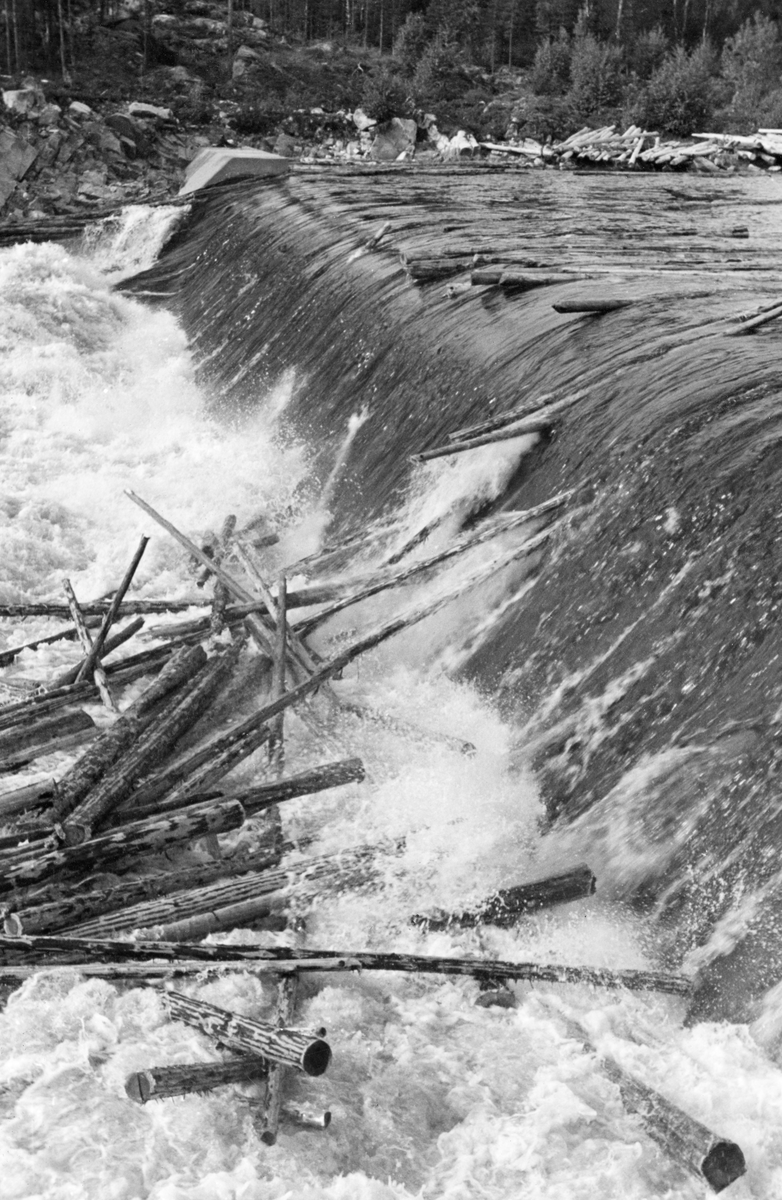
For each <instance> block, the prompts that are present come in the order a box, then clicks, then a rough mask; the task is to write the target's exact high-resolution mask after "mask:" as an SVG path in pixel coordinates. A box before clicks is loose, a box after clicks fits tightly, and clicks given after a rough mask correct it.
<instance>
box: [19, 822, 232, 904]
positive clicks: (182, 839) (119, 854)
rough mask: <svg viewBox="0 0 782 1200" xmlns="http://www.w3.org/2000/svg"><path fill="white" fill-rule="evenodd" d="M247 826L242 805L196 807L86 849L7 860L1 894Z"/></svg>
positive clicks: (90, 844) (100, 840)
mask: <svg viewBox="0 0 782 1200" xmlns="http://www.w3.org/2000/svg"><path fill="white" fill-rule="evenodd" d="M243 822H244V809H243V808H242V806H241V804H239V803H238V801H236V800H221V801H219V802H217V801H212V802H210V803H207V804H199V805H193V806H192V807H191V808H188V809H186V810H185V811H184V812H183V813H172V814H171V816H167V817H159V818H157V819H154V820H151V821H136V822H134V823H132V824H129V825H125V826H123V827H122V828H121V829H118V830H116V832H113V833H108V834H104V835H102V836H101V837H97V838H93V839H92V840H91V841H88V842H85V843H83V844H82V845H80V846H66V847H63V848H62V849H59V850H47V851H46V852H44V853H38V854H36V853H31V854H26V855H24V854H20V855H18V856H14V857H11V856H7V855H3V857H2V860H0V865H2V868H3V870H2V871H0V892H11V891H14V890H15V889H18V888H25V887H28V886H30V885H31V884H35V883H40V882H43V881H44V880H46V879H50V878H52V877H53V876H55V875H57V874H59V873H65V874H72V873H73V872H94V871H98V870H106V869H107V867H108V866H109V864H111V863H115V862H117V861H118V860H122V859H131V858H143V857H146V856H148V855H150V854H159V853H161V851H163V850H165V849H167V848H168V847H171V846H178V845H182V844H185V845H188V844H191V843H192V842H195V841H198V839H199V838H202V837H205V836H206V835H207V834H210V833H223V832H225V831H226V830H229V829H238V828H239V826H240V825H242V824H243Z"/></svg>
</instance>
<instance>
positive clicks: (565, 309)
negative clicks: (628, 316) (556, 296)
mask: <svg viewBox="0 0 782 1200" xmlns="http://www.w3.org/2000/svg"><path fill="white" fill-rule="evenodd" d="M632 303H633V301H632V300H609V299H603V300H601V299H599V298H598V297H584V298H582V299H579V300H558V301H557V303H556V304H552V306H551V307H552V308H553V309H554V311H555V312H558V313H606V312H616V310H617V309H619V308H628V307H629V306H630V305H631V304H632Z"/></svg>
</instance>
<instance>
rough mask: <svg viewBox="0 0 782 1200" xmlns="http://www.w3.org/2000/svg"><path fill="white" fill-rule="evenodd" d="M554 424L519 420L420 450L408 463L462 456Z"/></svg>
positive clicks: (539, 432) (536, 431)
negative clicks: (480, 447) (455, 455)
mask: <svg viewBox="0 0 782 1200" xmlns="http://www.w3.org/2000/svg"><path fill="white" fill-rule="evenodd" d="M553 424H554V422H553V420H552V419H549V420H543V419H541V418H535V417H528V418H526V419H522V420H519V421H518V422H517V424H515V425H509V426H507V427H506V428H505V429H498V430H495V431H494V432H493V433H484V434H482V435H480V436H479V437H474V438H469V439H466V438H465V440H464V441H460V442H447V443H446V444H445V445H444V446H434V447H433V448H432V449H431V450H422V451H420V452H419V453H418V454H411V455H410V461H411V462H414V463H422V462H430V461H431V459H433V458H446V457H448V456H449V455H451V454H464V452H465V451H466V450H475V449H477V448H478V447H479V446H490V445H491V444H492V443H493V442H507V441H509V440H510V439H511V438H517V437H524V436H526V435H528V434H532V433H537V434H544V433H547V432H548V431H549V430H550V429H551V427H552V425H553Z"/></svg>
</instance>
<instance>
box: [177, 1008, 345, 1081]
mask: <svg viewBox="0 0 782 1200" xmlns="http://www.w3.org/2000/svg"><path fill="white" fill-rule="evenodd" d="M166 1000H167V1003H168V1010H169V1013H170V1015H171V1018H172V1020H175V1021H184V1023H185V1024H186V1025H190V1026H192V1027H193V1028H194V1029H199V1030H200V1031H201V1032H202V1033H205V1034H206V1035H207V1036H208V1037H211V1038H214V1039H215V1040H216V1041H219V1042H221V1043H223V1044H224V1045H226V1046H229V1047H230V1048H231V1049H232V1050H240V1051H243V1052H244V1053H246V1054H256V1055H259V1056H260V1057H262V1058H266V1059H268V1060H269V1062H275V1063H282V1064H283V1065H284V1066H286V1067H293V1068H294V1069H295V1070H297V1071H303V1072H304V1073H305V1074H306V1075H322V1074H323V1073H324V1072H325V1071H326V1070H327V1068H328V1065H329V1063H330V1062H331V1047H330V1046H329V1044H328V1042H324V1041H323V1039H322V1038H319V1037H313V1035H312V1034H311V1033H309V1032H308V1031H306V1030H301V1029H278V1028H276V1027H275V1026H274V1025H269V1024H266V1023H265V1022H262V1021H252V1020H250V1018H249V1017H241V1016H239V1015H238V1013H232V1012H229V1011H228V1010H227V1009H224V1008H217V1006H216V1005H214V1004H206V1003H205V1002H204V1001H203V1000H193V999H192V998H191V997H190V996H182V995H181V994H180V993H179V992H168V993H167V996H166Z"/></svg>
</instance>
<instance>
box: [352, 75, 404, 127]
mask: <svg viewBox="0 0 782 1200" xmlns="http://www.w3.org/2000/svg"><path fill="white" fill-rule="evenodd" d="M361 107H362V108H363V110H364V112H365V113H366V114H367V116H369V117H374V119H375V120H376V121H377V122H379V123H380V124H382V123H383V122H384V121H390V119H391V117H399V116H402V115H403V114H404V113H407V112H409V110H410V97H409V95H408V89H407V88H406V87H405V86H404V84H403V83H402V81H401V79H399V78H398V76H396V75H394V73H393V72H392V71H390V70H389V69H388V67H381V68H379V69H378V70H376V71H373V72H372V74H371V75H367V77H366V79H365V80H364V88H363V91H362V94H361Z"/></svg>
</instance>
